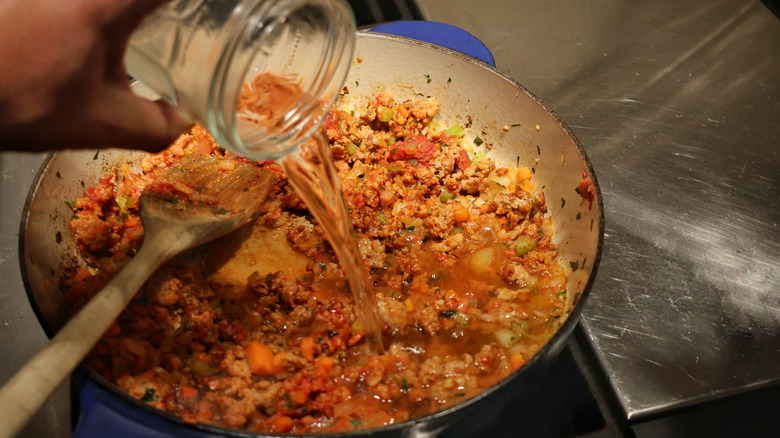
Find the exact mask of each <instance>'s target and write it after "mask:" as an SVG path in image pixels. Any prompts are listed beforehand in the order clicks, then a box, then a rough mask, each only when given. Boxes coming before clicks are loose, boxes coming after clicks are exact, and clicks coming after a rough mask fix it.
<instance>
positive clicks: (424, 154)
mask: <svg viewBox="0 0 780 438" xmlns="http://www.w3.org/2000/svg"><path fill="white" fill-rule="evenodd" d="M406 142H407V144H409V143H411V144H415V145H417V148H416V152H415V154H414V158H416V159H417V160H418V161H422V162H426V161H428V160H430V159H431V158H433V155H434V154H435V153H436V152H437V151H438V150H439V147H438V146H437V145H436V144H435V143H434V142H432V141H430V140H428V137H424V136H414V137H410V138H409V139H408V140H406ZM407 149H408V146H407ZM407 158H410V157H408V156H407Z"/></svg>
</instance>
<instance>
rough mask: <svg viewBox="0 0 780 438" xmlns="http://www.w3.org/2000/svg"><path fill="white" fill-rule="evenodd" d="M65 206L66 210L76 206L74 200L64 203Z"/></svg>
mask: <svg viewBox="0 0 780 438" xmlns="http://www.w3.org/2000/svg"><path fill="white" fill-rule="evenodd" d="M65 205H67V206H68V208H70V209H71V210H72V209H73V206H75V205H76V201H75V200H73V201H65Z"/></svg>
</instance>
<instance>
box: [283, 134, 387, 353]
mask: <svg viewBox="0 0 780 438" xmlns="http://www.w3.org/2000/svg"><path fill="white" fill-rule="evenodd" d="M279 164H280V165H281V166H282V168H283V169H284V171H285V173H287V178H288V179H289V181H290V184H291V185H292V186H293V188H295V190H296V191H297V192H298V195H299V196H300V197H301V198H302V199H303V201H304V202H305V203H306V206H307V207H308V208H309V212H310V213H311V214H312V215H313V216H314V217H315V218H316V219H317V221H318V222H319V223H320V225H321V226H322V228H323V229H324V230H325V235H326V237H327V238H328V239H329V241H330V244H331V246H332V247H333V250H334V251H335V252H336V256H337V257H338V259H339V262H340V263H341V267H342V269H343V270H344V273H345V274H346V275H347V279H348V281H349V285H350V288H351V290H352V297H353V299H354V301H355V305H356V306H357V310H358V317H359V318H360V319H361V320H362V322H363V326H364V329H365V333H366V338H367V340H368V345H369V347H370V349H371V351H373V352H375V353H379V354H381V353H383V352H384V345H383V343H382V332H381V330H380V328H379V323H378V317H377V313H376V309H377V307H376V299H375V298H374V294H373V293H370V291H369V290H368V287H367V286H368V285H367V279H368V276H367V275H366V270H365V267H364V265H363V258H362V256H361V254H360V250H359V249H358V246H357V239H356V238H355V232H354V230H353V228H352V220H351V219H350V216H349V213H348V211H347V206H346V205H347V204H346V201H345V200H344V195H343V194H342V192H341V182H340V180H339V177H338V174H337V173H336V168H335V165H334V164H333V156H332V154H331V152H330V146H329V144H328V140H327V138H325V135H324V134H323V133H321V132H320V131H316V132H315V134H314V135H312V137H311V139H310V140H309V141H308V142H307V143H304V144H303V145H302V147H301V149H300V151H299V152H298V153H292V154H289V155H287V156H286V157H284V158H282V159H281V160H279Z"/></svg>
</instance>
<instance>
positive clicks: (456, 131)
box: [444, 125, 466, 137]
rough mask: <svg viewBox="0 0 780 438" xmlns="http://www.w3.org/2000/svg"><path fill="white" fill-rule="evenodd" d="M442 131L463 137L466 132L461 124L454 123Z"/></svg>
mask: <svg viewBox="0 0 780 438" xmlns="http://www.w3.org/2000/svg"><path fill="white" fill-rule="evenodd" d="M444 133H445V134H447V135H454V136H456V137H463V136H464V135H465V134H466V130H465V129H463V127H462V126H458V125H455V126H452V127H450V128H449V129H447V130H446V131H444Z"/></svg>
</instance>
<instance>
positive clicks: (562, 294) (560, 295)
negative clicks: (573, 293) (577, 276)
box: [558, 290, 566, 298]
mask: <svg viewBox="0 0 780 438" xmlns="http://www.w3.org/2000/svg"><path fill="white" fill-rule="evenodd" d="M558 296H559V297H561V298H563V297H565V296H566V290H562V291H560V292H558Z"/></svg>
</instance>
